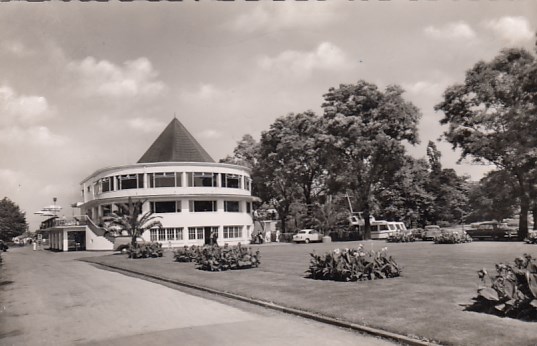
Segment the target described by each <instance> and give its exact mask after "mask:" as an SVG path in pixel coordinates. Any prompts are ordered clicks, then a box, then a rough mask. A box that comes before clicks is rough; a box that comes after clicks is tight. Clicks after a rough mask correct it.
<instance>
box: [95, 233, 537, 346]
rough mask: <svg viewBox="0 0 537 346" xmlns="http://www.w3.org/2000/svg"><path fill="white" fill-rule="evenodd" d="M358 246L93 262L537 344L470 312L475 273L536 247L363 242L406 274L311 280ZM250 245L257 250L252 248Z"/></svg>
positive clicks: (476, 339) (429, 335)
mask: <svg viewBox="0 0 537 346" xmlns="http://www.w3.org/2000/svg"><path fill="white" fill-rule="evenodd" d="M359 243H360V242H340V243H335V242H334V243H324V244H301V245H295V244H281V245H268V246H259V250H260V252H261V265H260V267H259V268H255V269H247V270H238V271H227V272H203V271H200V270H196V269H195V265H194V263H178V262H174V261H173V255H172V253H171V252H166V253H165V255H164V257H163V258H154V259H139V260H129V259H127V256H126V255H109V256H103V257H94V258H90V259H85V260H89V261H92V262H98V263H102V264H110V265H115V266H120V267H123V268H125V269H130V270H137V271H139V272H141V273H147V274H153V275H159V276H162V277H167V278H169V279H173V280H179V281H183V282H186V283H190V284H197V285H201V286H204V287H208V288H213V289H217V290H221V291H226V292H231V293H235V294H239V295H243V296H247V297H252V298H256V299H260V300H264V301H269V302H274V303H276V304H279V305H283V306H287V307H292V308H295V309H300V310H306V311H312V312H316V313H319V314H322V315H325V316H329V317H334V318H337V319H342V320H346V321H349V322H353V323H357V324H361V325H367V326H370V327H375V328H379V329H383V330H387V331H390V332H395V333H399V334H403V335H409V336H417V337H420V338H425V339H427V340H431V341H436V342H439V343H441V344H454V345H535V344H537V323H535V322H523V321H518V320H514V319H509V318H500V317H496V316H492V315H487V314H483V313H476V312H469V311H465V307H466V306H467V305H470V304H471V303H472V298H473V297H475V296H476V290H477V287H478V284H479V280H478V277H477V271H478V270H479V269H482V268H486V269H487V270H488V271H489V273H495V269H494V265H495V264H496V263H499V262H512V261H513V260H514V258H515V257H517V256H520V255H522V254H523V253H529V254H531V255H532V256H534V257H537V246H536V245H527V244H523V243H521V242H473V243H469V244H454V245H447V244H443V245H440V244H434V243H432V242H421V241H417V242H414V243H389V244H387V243H386V242H384V241H365V242H361V243H363V244H364V245H365V248H366V249H367V250H369V249H372V248H373V249H375V250H379V249H381V248H382V247H385V246H387V247H388V253H389V255H392V256H393V257H394V258H395V260H396V261H397V263H398V264H399V265H401V266H402V267H403V272H402V276H401V277H398V278H393V279H386V280H375V281H367V282H350V283H345V282H332V281H318V280H312V279H307V278H306V277H305V271H306V270H307V268H308V264H309V260H310V255H309V254H310V252H311V251H316V252H317V253H324V252H326V251H331V250H333V249H335V248H345V247H347V248H356V247H357V246H358V244H359ZM252 247H256V246H255V245H253V246H252Z"/></svg>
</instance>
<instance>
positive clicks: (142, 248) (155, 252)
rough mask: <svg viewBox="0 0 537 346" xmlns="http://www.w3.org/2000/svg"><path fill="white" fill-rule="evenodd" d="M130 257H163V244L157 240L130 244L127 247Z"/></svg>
mask: <svg viewBox="0 0 537 346" xmlns="http://www.w3.org/2000/svg"><path fill="white" fill-rule="evenodd" d="M127 254H128V256H129V258H150V257H153V258H154V257H162V254H163V251H162V244H161V243H157V242H151V243H136V244H135V245H134V246H133V245H132V244H129V247H128V248H127Z"/></svg>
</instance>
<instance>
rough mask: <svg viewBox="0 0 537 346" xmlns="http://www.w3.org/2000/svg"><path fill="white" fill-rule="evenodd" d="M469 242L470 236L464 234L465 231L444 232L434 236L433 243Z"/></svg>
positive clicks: (470, 240)
mask: <svg viewBox="0 0 537 346" xmlns="http://www.w3.org/2000/svg"><path fill="white" fill-rule="evenodd" d="M471 242H472V237H470V236H469V235H468V234H466V232H464V233H463V234H461V233H458V232H446V233H442V234H441V235H439V236H437V237H435V238H434V243H435V244H461V243H471Z"/></svg>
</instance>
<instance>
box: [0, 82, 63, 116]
mask: <svg viewBox="0 0 537 346" xmlns="http://www.w3.org/2000/svg"><path fill="white" fill-rule="evenodd" d="M0 112H1V113H2V117H1V118H0V126H2V125H4V126H5V125H9V124H14V123H18V124H23V125H32V124H36V123H39V122H41V121H43V120H46V119H48V118H50V117H52V116H53V114H54V112H53V110H52V109H51V107H50V106H49V104H48V101H47V99H46V98H45V97H43V96H38V95H19V94H17V92H15V90H13V88H11V87H10V86H6V85H3V86H0Z"/></svg>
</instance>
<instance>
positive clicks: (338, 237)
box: [328, 230, 362, 241]
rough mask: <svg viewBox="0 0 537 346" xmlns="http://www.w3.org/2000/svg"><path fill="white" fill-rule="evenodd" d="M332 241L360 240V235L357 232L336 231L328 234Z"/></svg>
mask: <svg viewBox="0 0 537 346" xmlns="http://www.w3.org/2000/svg"><path fill="white" fill-rule="evenodd" d="M328 235H329V236H330V238H332V241H356V240H362V235H361V234H360V232H357V231H348V230H337V231H331V232H329V233H328Z"/></svg>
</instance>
